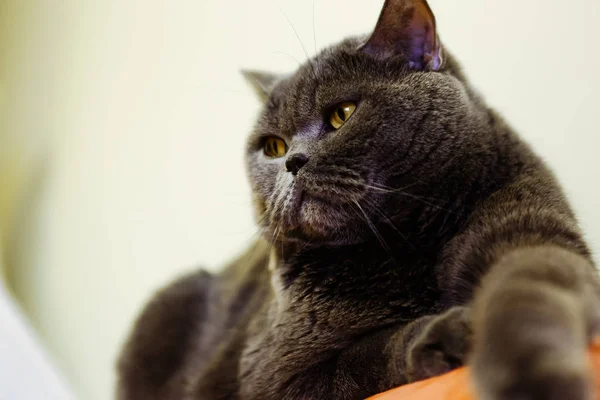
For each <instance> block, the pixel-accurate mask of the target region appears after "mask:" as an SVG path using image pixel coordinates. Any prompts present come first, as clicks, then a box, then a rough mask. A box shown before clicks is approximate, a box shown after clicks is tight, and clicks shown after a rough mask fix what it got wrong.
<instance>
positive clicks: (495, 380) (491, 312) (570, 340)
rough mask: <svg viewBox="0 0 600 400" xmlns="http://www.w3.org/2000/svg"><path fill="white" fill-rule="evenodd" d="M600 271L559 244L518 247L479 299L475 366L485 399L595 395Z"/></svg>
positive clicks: (572, 399) (585, 399)
mask: <svg viewBox="0 0 600 400" xmlns="http://www.w3.org/2000/svg"><path fill="white" fill-rule="evenodd" d="M599 288H600V286H599V285H598V278H597V276H596V271H595V270H594V268H593V266H592V265H591V264H590V262H589V261H588V260H586V259H585V258H583V257H581V256H579V255H577V254H575V253H573V252H570V251H567V250H563V249H560V248H557V247H551V246H546V247H536V248H527V249H523V250H518V251H513V252H511V253H510V254H508V255H505V256H504V257H502V258H501V259H500V260H499V262H497V263H496V265H495V266H494V267H493V268H492V270H491V272H490V273H489V274H488V276H487V277H486V278H485V279H484V281H483V285H482V289H481V290H480V291H479V293H478V294H477V295H476V299H475V304H474V330H475V343H474V353H473V373H474V379H475V386H476V389H477V391H478V392H479V395H480V398H481V399H482V400H567V399H568V400H589V399H592V398H594V396H593V391H592V378H591V375H590V373H591V370H590V368H589V360H588V357H587V353H586V352H587V348H588V344H589V343H590V340H591V339H592V336H593V335H594V334H596V333H598V332H597V328H598V322H599V321H600V314H599V313H600V301H599Z"/></svg>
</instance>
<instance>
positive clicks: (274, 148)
mask: <svg viewBox="0 0 600 400" xmlns="http://www.w3.org/2000/svg"><path fill="white" fill-rule="evenodd" d="M263 151H264V152H265V155H266V156H267V157H271V158H279V157H283V156H285V153H287V145H286V144H285V142H284V141H283V139H280V138H278V137H275V136H271V137H268V138H267V139H266V140H265V143H264V145H263Z"/></svg>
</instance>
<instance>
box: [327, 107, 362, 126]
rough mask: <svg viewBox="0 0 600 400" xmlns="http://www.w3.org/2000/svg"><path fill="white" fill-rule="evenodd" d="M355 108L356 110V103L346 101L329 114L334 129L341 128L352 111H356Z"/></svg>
mask: <svg viewBox="0 0 600 400" xmlns="http://www.w3.org/2000/svg"><path fill="white" fill-rule="evenodd" d="M354 110H356V104H355V103H351V102H345V103H342V104H340V105H339V106H337V107H336V108H335V110H333V112H332V113H331V115H330V116H329V123H330V124H331V126H333V128H334V129H340V128H341V127H342V125H344V124H345V123H346V121H348V118H350V116H351V115H352V113H354Z"/></svg>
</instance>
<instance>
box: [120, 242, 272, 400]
mask: <svg viewBox="0 0 600 400" xmlns="http://www.w3.org/2000/svg"><path fill="white" fill-rule="evenodd" d="M267 263H268V245H267V244H266V243H265V242H264V241H263V240H258V241H257V242H256V243H255V244H253V245H252V246H250V248H249V249H248V250H247V251H246V252H244V253H243V254H242V255H241V256H240V257H239V258H238V259H236V260H235V261H233V262H232V263H230V264H229V265H228V266H227V267H226V268H225V269H224V270H223V271H222V272H221V273H220V274H218V275H212V274H210V273H208V272H206V271H203V270H200V271H197V272H194V273H191V274H188V275H186V276H183V277H181V278H179V279H177V280H176V281H175V282H173V283H171V284H170V285H168V286H167V287H166V288H164V289H162V290H160V291H159V292H158V293H157V294H156V295H155V296H154V297H153V298H152V299H151V301H150V302H149V303H148V304H147V305H146V306H145V308H144V310H143V312H142V313H141V315H140V316H139V318H138V319H137V321H136V323H135V325H134V328H133V330H132V333H131V334H130V336H129V338H128V340H127V343H126V344H125V346H124V349H123V351H122V354H121V357H120V359H119V362H118V387H117V397H118V398H119V399H132V398H136V399H137V398H140V399H142V398H143V399H149V400H152V399H156V400H159V399H161V400H162V399H181V398H182V397H183V392H182V390H183V388H184V387H185V386H187V385H186V382H191V383H192V384H193V385H195V386H197V385H199V384H200V383H201V381H203V380H205V379H204V378H202V377H203V376H204V375H210V370H211V365H218V364H220V363H221V362H222V360H221V357H222V356H221V355H220V354H219V349H222V348H224V347H226V348H228V352H229V353H230V355H231V352H233V353H234V354H237V353H239V352H241V345H242V343H241V340H236V337H237V336H239V333H238V332H244V331H245V327H246V324H247V321H248V320H249V319H250V316H251V315H253V314H254V313H256V312H257V309H259V308H260V307H261V306H262V305H263V304H265V303H266V302H267V300H268V296H269V290H268V288H269V285H268V271H267ZM224 342H225V343H229V344H228V345H227V346H223V345H219V344H220V343H221V344H222V343H224ZM238 342H239V343H238ZM222 378H223V379H226V378H228V377H222Z"/></svg>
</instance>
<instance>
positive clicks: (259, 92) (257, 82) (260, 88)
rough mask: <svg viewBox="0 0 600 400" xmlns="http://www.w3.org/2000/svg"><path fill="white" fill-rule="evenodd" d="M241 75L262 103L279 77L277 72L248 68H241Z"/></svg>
mask: <svg viewBox="0 0 600 400" xmlns="http://www.w3.org/2000/svg"><path fill="white" fill-rule="evenodd" d="M242 75H243V76H244V78H245V79H246V82H248V84H250V86H251V87H252V89H254V92H255V94H256V96H257V97H258V99H259V100H260V101H261V102H263V103H264V102H266V101H267V100H268V98H269V95H270V94H271V90H273V88H274V87H275V85H276V84H277V81H278V80H279V79H280V76H279V75H277V74H273V73H270V72H263V71H254V70H248V69H243V70H242Z"/></svg>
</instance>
